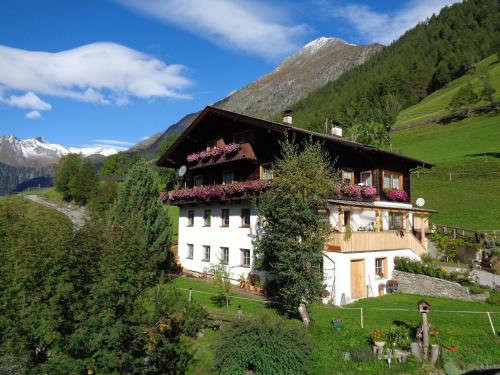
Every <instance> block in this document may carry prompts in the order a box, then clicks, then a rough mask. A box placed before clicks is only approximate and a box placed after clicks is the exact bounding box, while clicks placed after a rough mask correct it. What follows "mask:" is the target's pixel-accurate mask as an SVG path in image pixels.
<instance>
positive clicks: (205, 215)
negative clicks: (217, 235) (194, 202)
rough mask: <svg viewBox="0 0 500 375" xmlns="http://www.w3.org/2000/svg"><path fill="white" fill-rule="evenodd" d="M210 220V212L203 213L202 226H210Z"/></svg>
mask: <svg viewBox="0 0 500 375" xmlns="http://www.w3.org/2000/svg"><path fill="white" fill-rule="evenodd" d="M210 218H211V215H210V210H205V211H203V225H204V226H206V227H209V226H210Z"/></svg>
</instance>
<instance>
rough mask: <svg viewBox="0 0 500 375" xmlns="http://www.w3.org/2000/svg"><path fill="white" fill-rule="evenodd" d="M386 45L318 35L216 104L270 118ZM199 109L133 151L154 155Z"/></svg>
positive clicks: (183, 127)
mask: <svg viewBox="0 0 500 375" xmlns="http://www.w3.org/2000/svg"><path fill="white" fill-rule="evenodd" d="M382 48H383V46H382V45H380V44H370V45H361V46H357V45H353V44H350V43H347V42H345V41H343V40H341V39H337V38H325V37H322V38H319V39H316V40H314V41H312V42H310V43H308V44H306V45H305V46H304V47H303V48H301V49H300V50H299V51H297V52H296V53H295V54H293V55H292V56H290V57H288V58H287V59H285V60H284V61H283V62H282V63H281V64H280V65H279V66H278V67H277V68H276V69H274V70H273V71H272V72H270V73H268V74H266V75H264V76H263V77H261V78H259V79H258V80H256V81H254V82H252V83H250V84H249V85H247V86H245V87H243V88H242V89H239V90H237V91H235V92H234V93H232V94H230V95H229V96H227V97H226V98H224V99H222V100H221V101H219V102H217V103H215V104H214V106H215V107H219V108H222V109H227V110H230V111H235V112H239V113H244V114H248V115H252V116H257V117H261V118H266V119H271V118H272V117H273V116H275V115H276V114H277V113H279V112H282V111H283V110H285V109H287V108H288V107H289V106H290V105H291V104H293V103H295V102H297V101H298V100H300V99H302V98H304V97H305V96H307V94H309V93H310V92H312V91H313V90H315V89H317V88H318V87H321V86H323V85H324V84H326V83H328V82H330V81H334V80H336V79H337V78H338V77H340V76H341V75H342V74H343V73H344V72H346V71H348V70H349V69H351V68H353V67H354V66H357V65H359V64H362V63H364V62H365V61H366V60H367V59H368V58H370V57H371V56H372V55H374V54H375V53H377V52H378V51H380V50H381V49H382ZM197 114H198V113H191V114H188V115H187V116H185V117H183V118H182V119H181V120H180V121H178V122H177V123H175V124H173V125H171V126H170V127H168V128H167V130H166V131H165V132H163V133H162V134H161V135H158V134H155V135H154V136H153V137H151V139H148V140H147V142H146V143H141V144H138V145H136V146H134V147H133V148H132V149H131V150H130V151H132V152H138V153H140V154H142V155H145V156H149V157H152V156H154V155H155V153H156V150H157V149H158V146H159V144H160V143H161V141H163V140H164V139H167V138H169V137H171V136H174V135H177V134H179V133H181V132H182V131H183V130H184V129H186V128H187V127H188V126H189V124H191V122H192V121H193V119H194V118H195V117H196V115H197Z"/></svg>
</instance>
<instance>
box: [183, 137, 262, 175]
mask: <svg viewBox="0 0 500 375" xmlns="http://www.w3.org/2000/svg"><path fill="white" fill-rule="evenodd" d="M236 160H251V161H256V160H257V157H256V156H255V152H254V150H253V147H252V145H251V144H250V143H242V144H240V149H239V150H238V151H236V152H234V153H233V154H229V155H224V154H223V155H220V156H217V157H211V158H209V159H205V160H198V161H197V162H191V163H189V168H190V169H197V168H203V167H208V166H212V165H217V164H223V163H228V162H231V161H236Z"/></svg>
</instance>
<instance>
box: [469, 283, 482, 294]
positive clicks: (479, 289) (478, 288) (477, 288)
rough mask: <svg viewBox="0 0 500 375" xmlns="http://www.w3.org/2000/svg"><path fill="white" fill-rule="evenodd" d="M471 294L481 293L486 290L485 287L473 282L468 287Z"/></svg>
mask: <svg viewBox="0 0 500 375" xmlns="http://www.w3.org/2000/svg"><path fill="white" fill-rule="evenodd" d="M469 290H470V292H471V294H481V293H484V292H485V291H486V289H484V288H482V287H481V286H480V285H477V284H473V285H471V286H470V287H469Z"/></svg>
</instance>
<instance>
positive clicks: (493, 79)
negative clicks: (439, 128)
mask: <svg viewBox="0 0 500 375" xmlns="http://www.w3.org/2000/svg"><path fill="white" fill-rule="evenodd" d="M486 73H487V74H488V75H489V77H490V84H491V86H493V88H495V89H496V90H497V92H496V95H495V96H496V98H497V99H498V98H499V97H500V63H498V61H497V57H496V55H493V56H490V57H488V58H486V59H484V60H482V61H481V62H479V63H478V64H476V70H475V72H473V73H469V74H466V75H464V76H462V77H460V78H458V79H456V80H454V81H452V82H450V83H449V84H448V85H446V86H445V87H443V88H442V89H440V90H438V91H436V92H433V93H432V94H431V95H429V96H427V97H425V98H424V99H423V100H422V101H420V102H419V103H417V104H415V105H413V106H411V107H409V108H406V109H405V110H403V111H401V113H400V114H399V116H398V120H397V122H396V125H395V128H398V127H402V126H406V125H413V124H419V123H422V122H429V121H433V120H438V119H440V118H441V117H443V116H446V115H448V114H449V113H450V112H449V111H448V110H447V109H446V107H448V104H450V101H451V99H452V97H453V95H455V93H456V92H457V91H458V90H459V89H460V88H461V87H463V86H464V85H466V84H468V83H470V84H471V85H472V87H473V88H474V90H475V91H476V93H479V92H480V90H481V87H480V83H481V80H480V78H481V76H482V75H484V74H486ZM484 104H486V103H485V102H481V103H478V106H480V105H484Z"/></svg>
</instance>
